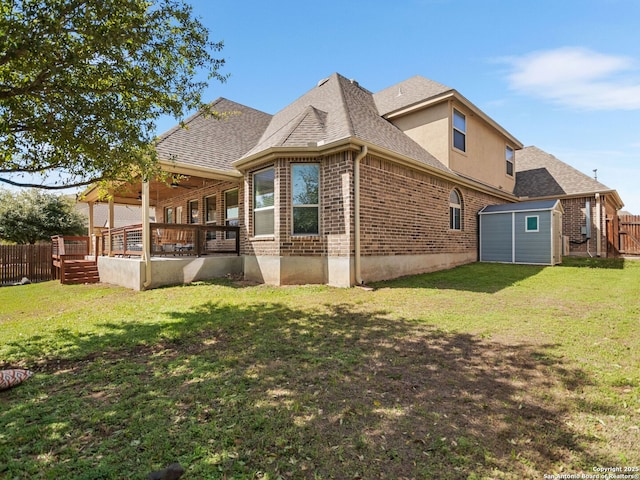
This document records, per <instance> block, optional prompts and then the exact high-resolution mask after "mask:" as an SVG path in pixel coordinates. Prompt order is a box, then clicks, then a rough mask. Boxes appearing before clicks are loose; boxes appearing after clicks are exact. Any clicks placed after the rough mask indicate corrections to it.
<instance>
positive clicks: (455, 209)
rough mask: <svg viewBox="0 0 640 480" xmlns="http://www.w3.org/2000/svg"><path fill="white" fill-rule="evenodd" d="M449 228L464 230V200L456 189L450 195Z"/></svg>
mask: <svg viewBox="0 0 640 480" xmlns="http://www.w3.org/2000/svg"><path fill="white" fill-rule="evenodd" d="M449 228H450V229H451V230H462V199H461V198H460V193H458V191H457V190H456V189H453V190H451V193H450V194H449Z"/></svg>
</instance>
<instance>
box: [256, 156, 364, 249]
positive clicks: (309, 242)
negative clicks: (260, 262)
mask: <svg viewBox="0 0 640 480" xmlns="http://www.w3.org/2000/svg"><path fill="white" fill-rule="evenodd" d="M350 158H351V156H350V154H349V153H339V154H334V155H329V156H326V157H322V158H320V159H319V158H315V157H299V158H286V159H277V160H275V161H272V162H269V163H265V164H262V165H260V166H257V167H255V168H253V169H252V170H251V171H249V172H247V173H246V174H245V189H244V191H245V197H246V198H245V202H246V205H248V208H247V210H246V213H245V220H244V224H245V225H246V227H247V229H246V231H247V232H248V233H249V240H248V244H247V248H246V250H245V252H244V253H246V254H248V255H257V256H261V255H272V256H273V255H277V256H325V255H330V256H348V255H349V252H350V251H351V250H352V249H353V246H352V238H351V234H350V231H351V228H352V227H351V224H352V221H353V214H352V212H353V205H352V203H353V202H352V198H351V197H352V180H351V179H352V170H353V165H352V162H351V161H350ZM300 163H318V164H320V179H319V180H320V185H319V190H320V193H319V194H320V233H319V234H318V235H293V233H292V232H293V225H292V199H291V197H292V184H291V180H292V178H291V170H292V165H294V164H300ZM269 167H273V168H275V185H274V186H275V204H276V209H275V212H274V223H275V231H274V235H273V236H268V237H254V236H252V232H253V214H252V208H253V207H252V205H253V198H252V192H253V174H254V173H255V172H257V171H260V170H263V169H265V168H269Z"/></svg>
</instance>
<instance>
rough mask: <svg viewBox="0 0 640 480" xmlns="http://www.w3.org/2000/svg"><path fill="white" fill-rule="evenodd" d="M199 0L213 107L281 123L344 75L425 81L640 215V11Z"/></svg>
mask: <svg viewBox="0 0 640 480" xmlns="http://www.w3.org/2000/svg"><path fill="white" fill-rule="evenodd" d="M190 1H191V3H192V5H193V7H194V10H195V13H196V15H197V16H200V17H201V18H202V20H203V21H204V23H205V24H206V25H207V26H208V27H209V29H210V32H211V36H212V40H214V41H218V40H223V41H224V43H225V47H224V50H223V51H222V52H221V53H220V56H221V57H223V58H225V59H226V62H227V63H226V66H225V67H224V69H223V72H222V73H228V74H229V75H230V77H229V79H228V81H227V83H226V84H219V83H212V84H211V85H210V87H209V89H208V90H207V94H206V98H207V99H208V100H214V99H215V98H217V97H221V96H222V97H226V98H229V99H231V100H234V101H237V102H239V103H242V104H245V105H248V106H251V107H253V108H257V109H260V110H263V111H266V112H268V113H275V112H277V111H278V110H280V109H281V108H283V107H285V106H286V105H287V104H288V103H290V102H291V101H293V100H295V99H296V98H298V97H299V96H301V95H302V94H304V93H305V92H306V91H307V90H309V89H310V88H312V87H313V86H314V85H315V84H316V83H317V81H318V80H320V79H321V78H324V77H327V76H329V75H330V74H332V73H334V72H339V73H340V74H342V75H344V76H345V77H347V78H353V79H355V80H357V81H358V82H359V83H360V84H361V85H362V86H364V87H365V88H367V89H369V90H371V91H374V92H375V91H378V90H380V89H382V88H385V87H388V86H390V85H393V84H394V83H397V82H400V81H402V80H404V79H406V78H409V77H411V76H413V75H422V76H425V77H427V78H431V79H433V80H436V81H438V82H441V83H444V84H445V85H448V86H450V87H452V88H455V89H456V90H458V91H459V92H460V93H461V94H462V95H464V96H465V97H467V98H468V99H469V100H470V101H471V102H473V103H474V104H476V105H477V106H478V107H479V108H480V109H482V110H483V111H484V112H486V113H487V114H488V115H489V116H491V117H492V118H493V119H495V120H496V121H497V122H498V123H500V124H501V125H502V126H503V127H504V128H506V129H507V130H508V131H510V132H511V133H512V134H513V135H515V136H516V138H518V139H519V140H520V141H521V142H522V143H524V144H525V145H536V146H538V147H540V148H542V149H543V150H545V151H547V152H549V153H552V154H554V155H555V156H557V157H558V158H560V159H561V160H563V161H565V162H567V163H569V164H570V165H572V166H574V167H575V168H577V169H578V170H580V171H582V172H583V173H585V174H588V175H593V170H594V169H597V170H598V172H597V175H598V180H600V181H601V182H602V183H604V184H605V185H607V186H609V187H610V188H614V189H616V190H618V192H619V193H620V195H621V197H622V200H623V201H624V202H625V209H626V210H630V211H631V212H633V213H635V214H640V187H639V184H640V163H639V162H640V1H637V0H580V1H578V0H553V1H551V0H536V1H526V0H525V1H516V0H503V1H498V0H455V1H454V0H394V1H389V0H384V1H382V0H369V1H350V0H342V1H336V0H325V1H321V2H314V1H310V2H307V1H300V0H297V1H289V0H286V1H277V0H272V1H240V0H190ZM174 123H175V122H174V121H173V120H171V119H167V120H166V121H165V120H163V121H162V122H161V123H160V124H159V126H158V127H159V129H158V133H161V132H162V131H164V130H167V129H168V128H169V127H171V126H172V125H173V124H174Z"/></svg>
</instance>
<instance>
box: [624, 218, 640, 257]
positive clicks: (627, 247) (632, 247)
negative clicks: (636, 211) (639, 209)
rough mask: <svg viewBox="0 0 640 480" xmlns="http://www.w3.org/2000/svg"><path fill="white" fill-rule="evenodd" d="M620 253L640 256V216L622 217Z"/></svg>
mask: <svg viewBox="0 0 640 480" xmlns="http://www.w3.org/2000/svg"><path fill="white" fill-rule="evenodd" d="M619 223H620V253H623V254H625V255H640V215H620V218H619Z"/></svg>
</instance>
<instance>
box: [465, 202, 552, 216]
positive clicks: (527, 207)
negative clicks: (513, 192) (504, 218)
mask: <svg viewBox="0 0 640 480" xmlns="http://www.w3.org/2000/svg"><path fill="white" fill-rule="evenodd" d="M558 202H559V200H537V201H532V202H516V203H506V204H501V205H488V206H486V207H484V208H483V209H482V210H480V211H479V212H478V213H479V214H480V215H482V214H487V213H506V212H532V211H544V210H553V209H554V208H555V207H556V204H557V203H558Z"/></svg>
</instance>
